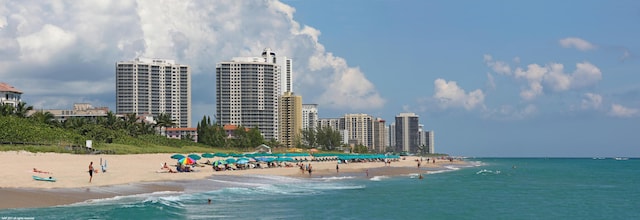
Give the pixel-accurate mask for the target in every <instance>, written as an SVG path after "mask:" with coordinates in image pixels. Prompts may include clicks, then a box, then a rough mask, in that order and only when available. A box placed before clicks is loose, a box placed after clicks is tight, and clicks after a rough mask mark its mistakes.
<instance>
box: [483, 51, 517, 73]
mask: <svg viewBox="0 0 640 220" xmlns="http://www.w3.org/2000/svg"><path fill="white" fill-rule="evenodd" d="M518 60H519V59H518ZM484 62H485V64H487V66H488V67H491V69H492V70H493V71H494V72H496V73H499V74H503V75H511V67H510V66H509V64H507V63H506V62H503V61H494V60H493V57H492V56H491V55H488V54H485V55H484Z"/></svg>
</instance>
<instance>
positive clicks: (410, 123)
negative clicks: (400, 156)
mask: <svg viewBox="0 0 640 220" xmlns="http://www.w3.org/2000/svg"><path fill="white" fill-rule="evenodd" d="M395 133H396V151H398V152H402V151H404V152H409V153H418V141H419V136H418V135H419V134H418V133H419V132H418V115H416V114H414V113H400V114H399V115H397V116H396V130H395Z"/></svg>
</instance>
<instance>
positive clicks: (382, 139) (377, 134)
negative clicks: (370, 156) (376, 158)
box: [371, 118, 388, 153]
mask: <svg viewBox="0 0 640 220" xmlns="http://www.w3.org/2000/svg"><path fill="white" fill-rule="evenodd" d="M386 128H387V126H386V121H385V120H384V119H382V118H376V119H375V120H373V146H372V147H371V149H372V150H374V151H375V152H378V153H382V152H385V150H386V149H385V148H386V147H387V146H388V145H387V136H388V134H387V129H386Z"/></svg>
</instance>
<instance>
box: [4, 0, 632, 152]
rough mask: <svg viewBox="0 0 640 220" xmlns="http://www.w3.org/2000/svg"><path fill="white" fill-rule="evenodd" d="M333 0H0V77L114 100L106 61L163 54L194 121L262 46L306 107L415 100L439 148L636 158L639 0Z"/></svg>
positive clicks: (39, 102) (49, 97)
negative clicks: (187, 69) (186, 75)
mask: <svg viewBox="0 0 640 220" xmlns="http://www.w3.org/2000/svg"><path fill="white" fill-rule="evenodd" d="M337 3H338V2H331V1H329V2H327V1H277V0H269V1H215V2H209V1H188V0H187V1H178V0H174V1H172V0H169V1H165V2H163V3H161V4H159V3H157V2H145V1H139V2H138V1H124V2H102V3H101V4H96V3H94V2H83V1H81V2H78V1H43V2H25V1H6V2H5V4H0V40H1V41H2V42H3V43H2V45H0V81H2V82H6V83H7V84H9V85H12V86H15V87H16V88H18V89H19V90H21V91H22V92H23V94H22V99H23V100H25V101H27V103H28V104H29V105H32V106H34V107H35V108H37V109H67V108H71V107H72V106H73V104H74V103H91V104H92V105H94V106H107V107H109V108H110V109H113V110H115V109H116V98H115V95H114V94H115V93H116V88H115V87H114V85H115V82H116V78H115V74H114V72H115V71H114V64H115V63H116V62H117V61H122V60H133V59H135V58H138V57H149V58H161V59H172V60H175V61H176V62H178V63H181V64H188V65H190V66H191V70H192V83H193V84H192V91H191V92H192V94H193V97H192V105H191V107H192V115H193V117H192V119H191V123H192V125H193V124H195V123H197V121H199V120H200V119H201V118H202V116H204V115H207V116H211V117H214V115H215V111H216V110H215V109H216V98H215V86H214V84H215V82H216V79H215V78H216V77H215V68H216V64H217V63H219V62H223V61H228V60H230V59H231V58H233V57H238V56H240V57H248V56H256V55H258V56H259V55H260V54H261V53H262V51H263V49H264V48H271V49H272V50H274V51H277V52H278V53H279V54H280V55H285V56H286V57H287V58H288V59H291V60H293V63H294V64H293V65H292V66H291V67H292V68H291V72H292V75H291V79H292V81H291V84H292V86H291V89H292V90H293V91H294V92H295V93H296V94H297V95H300V96H302V97H303V102H304V103H303V104H307V103H314V104H317V109H318V110H317V112H318V117H319V118H338V117H342V116H343V115H344V114H360V113H363V114H368V115H371V116H373V117H376V118H378V117H379V118H382V119H385V120H386V121H387V124H389V122H391V121H394V118H395V116H396V115H397V114H399V113H401V112H414V113H416V114H417V115H419V116H420V124H423V125H424V130H432V131H435V133H436V134H437V137H436V145H437V147H436V148H437V149H436V151H437V152H443V153H450V154H453V155H463V156H526V157H553V156H556V157H616V156H626V157H640V144H638V143H637V141H636V140H635V136H636V135H635V131H636V130H638V124H639V122H640V74H638V72H639V70H640V62H639V60H638V56H637V54H638V51H640V42H639V41H638V40H637V39H639V38H640V30H638V29H637V28H635V27H636V26H637V24H636V23H637V20H638V18H640V14H638V12H637V10H638V8H640V2H635V1H600V0H587V1H581V2H580V3H579V4H576V3H575V2H563V1H561V2H558V1H549V0H542V1H513V2H511V1H509V2H504V1H478V2H477V1H469V2H448V1H436V2H433V1H419V0H408V1H403V2H402V4H398V3H397V2H392V1H366V2H365V1H341V2H339V4H337ZM461 3H462V4H461ZM214 5H215V7H213V6H214ZM25 8H28V9H29V10H24V9H25ZM257 18H259V19H257ZM281 77H285V78H286V76H281ZM281 92H283V91H281ZM327 123H332V122H327ZM390 136H391V135H390Z"/></svg>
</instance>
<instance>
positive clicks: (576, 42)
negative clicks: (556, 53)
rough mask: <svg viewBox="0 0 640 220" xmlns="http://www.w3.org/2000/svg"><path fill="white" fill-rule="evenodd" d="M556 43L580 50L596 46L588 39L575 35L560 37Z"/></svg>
mask: <svg viewBox="0 0 640 220" xmlns="http://www.w3.org/2000/svg"><path fill="white" fill-rule="evenodd" d="M558 43H560V45H561V46H562V47H564V48H572V47H573V48H576V49H578V50H581V51H587V50H592V49H595V48H596V46H595V45H593V44H591V43H589V41H586V40H583V39H580V38H577V37H567V38H564V39H560V40H559V41H558Z"/></svg>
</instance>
